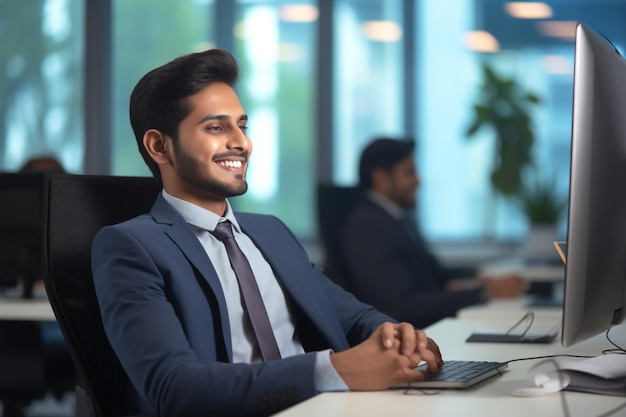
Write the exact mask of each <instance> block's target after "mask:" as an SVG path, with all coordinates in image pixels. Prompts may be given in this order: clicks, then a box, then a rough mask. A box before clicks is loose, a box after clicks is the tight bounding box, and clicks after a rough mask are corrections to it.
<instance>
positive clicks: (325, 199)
mask: <svg viewBox="0 0 626 417" xmlns="http://www.w3.org/2000/svg"><path fill="white" fill-rule="evenodd" d="M362 195H363V191H362V189H361V188H359V187H350V186H340V185H334V184H326V183H320V184H318V185H317V223H318V228H319V233H320V237H321V239H322V244H323V245H324V251H325V258H324V264H323V265H322V270H323V272H324V274H325V275H326V276H327V277H329V278H330V279H332V280H333V281H334V282H335V283H337V284H339V285H341V286H342V287H343V288H344V289H345V290H348V291H350V290H351V285H350V279H349V277H348V274H347V272H346V270H345V266H344V265H343V262H342V260H341V259H342V257H341V252H340V250H341V232H342V229H343V225H344V224H345V221H346V219H347V218H348V216H349V215H350V213H351V212H352V210H353V208H354V206H355V204H356V203H357V202H358V200H359V199H360V198H361V197H362Z"/></svg>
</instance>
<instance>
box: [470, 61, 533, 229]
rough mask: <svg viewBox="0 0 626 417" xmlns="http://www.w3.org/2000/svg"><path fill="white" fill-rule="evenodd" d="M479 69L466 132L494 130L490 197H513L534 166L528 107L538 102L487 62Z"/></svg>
mask: <svg viewBox="0 0 626 417" xmlns="http://www.w3.org/2000/svg"><path fill="white" fill-rule="evenodd" d="M482 72H483V80H482V84H481V85H480V87H479V94H478V96H477V100H476V103H475V104H474V105H473V107H472V110H473V118H472V120H471V122H470V124H469V126H468V128H467V130H466V132H465V134H466V137H467V138H468V139H469V138H472V137H474V136H475V135H476V133H478V132H479V131H481V130H483V129H484V128H491V129H492V130H493V133H494V136H495V144H494V150H495V152H494V155H493V163H492V168H491V172H490V183H491V188H492V190H493V197H494V198H495V196H496V195H497V194H500V195H502V196H503V197H505V198H506V199H509V200H510V199H515V198H517V197H518V196H519V195H520V194H521V193H522V192H523V187H524V185H523V178H524V175H523V174H524V172H525V171H526V170H527V169H528V168H530V167H532V166H533V154H532V148H533V146H534V144H535V135H534V132H533V126H532V118H531V115H530V110H529V107H530V106H532V105H536V104H538V103H540V99H539V97H538V96H537V95H535V94H533V93H531V92H527V91H524V90H523V89H522V87H521V86H520V85H519V84H518V83H517V81H516V80H515V79H513V78H507V77H504V76H501V75H499V74H498V73H496V71H495V70H494V69H493V68H492V67H491V66H489V65H488V64H486V63H485V64H483V67H482ZM493 206H494V205H493V204H490V205H488V207H493ZM486 216H487V219H489V220H488V221H493V219H494V218H495V216H494V215H493V213H486Z"/></svg>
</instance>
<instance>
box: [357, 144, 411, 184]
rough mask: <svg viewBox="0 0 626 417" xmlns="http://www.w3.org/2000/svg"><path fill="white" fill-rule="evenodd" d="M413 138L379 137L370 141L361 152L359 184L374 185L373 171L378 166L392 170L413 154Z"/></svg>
mask: <svg viewBox="0 0 626 417" xmlns="http://www.w3.org/2000/svg"><path fill="white" fill-rule="evenodd" d="M414 149H415V141H414V140H413V139H392V138H377V139H374V140H373V141H372V142H370V143H369V145H367V146H366V147H365V149H363V152H362V153H361V160H360V162H359V185H360V186H361V187H362V188H370V187H371V186H372V173H373V172H374V170H375V169H377V168H382V169H384V170H385V171H391V169H392V168H393V166H394V165H396V164H397V163H398V162H400V161H401V160H403V159H405V158H406V157H407V156H410V155H413V150H414Z"/></svg>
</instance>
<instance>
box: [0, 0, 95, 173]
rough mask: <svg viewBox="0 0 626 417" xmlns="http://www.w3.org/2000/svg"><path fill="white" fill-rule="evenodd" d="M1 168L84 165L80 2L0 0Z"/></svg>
mask: <svg viewBox="0 0 626 417" xmlns="http://www.w3.org/2000/svg"><path fill="white" fill-rule="evenodd" d="M0 28H1V30H0V92H1V93H0V115H2V116H1V117H2V119H1V120H2V123H1V124H0V170H6V171H15V170H17V169H19V168H20V166H21V165H22V164H23V163H24V162H25V161H26V160H28V159H29V158H31V157H35V156H39V155H54V156H56V157H57V159H59V160H60V162H61V163H62V164H63V165H64V167H65V168H66V169H67V170H68V171H72V172H79V171H80V170H81V169H82V161H83V148H84V143H83V139H82V138H83V110H82V103H83V90H82V84H81V82H80V80H81V79H82V71H83V64H82V62H83V38H84V31H83V3H82V2H81V1H79V0H28V1H23V0H2V1H0Z"/></svg>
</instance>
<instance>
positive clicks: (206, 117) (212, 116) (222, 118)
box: [197, 113, 248, 124]
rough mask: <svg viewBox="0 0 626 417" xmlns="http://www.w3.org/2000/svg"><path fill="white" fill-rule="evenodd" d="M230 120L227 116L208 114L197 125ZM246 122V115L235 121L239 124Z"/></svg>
mask: <svg viewBox="0 0 626 417" xmlns="http://www.w3.org/2000/svg"><path fill="white" fill-rule="evenodd" d="M231 118H232V117H231V116H229V115H227V114H209V115H208V116H205V117H203V118H202V119H201V120H200V121H199V122H198V123H197V124H202V123H204V122H207V121H209V120H230V119H231ZM246 120H248V115H247V114H245V113H244V114H242V115H241V116H239V118H238V119H237V121H239V122H242V121H246Z"/></svg>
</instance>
